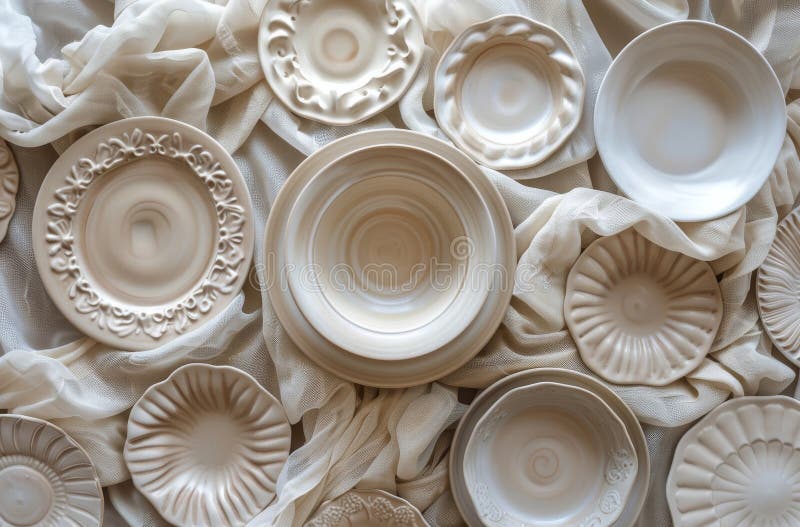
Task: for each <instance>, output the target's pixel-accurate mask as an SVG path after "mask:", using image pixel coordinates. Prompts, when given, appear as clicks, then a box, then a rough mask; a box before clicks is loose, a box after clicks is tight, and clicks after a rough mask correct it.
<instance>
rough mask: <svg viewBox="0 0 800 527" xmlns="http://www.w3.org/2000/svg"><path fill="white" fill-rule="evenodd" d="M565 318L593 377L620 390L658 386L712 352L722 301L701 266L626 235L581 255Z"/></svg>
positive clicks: (706, 268)
mask: <svg viewBox="0 0 800 527" xmlns="http://www.w3.org/2000/svg"><path fill="white" fill-rule="evenodd" d="M564 318H565V320H566V322H567V327H568V328H569V331H570V333H571V334H572V338H573V339H574V340H575V344H576V345H577V347H578V351H579V352H580V355H581V358H582V359H583V362H585V363H586V365H587V366H588V367H589V368H591V370H592V371H594V372H595V373H597V374H598V375H600V376H601V377H603V378H604V379H606V380H608V381H610V382H613V383H617V384H649V385H653V386H663V385H665V384H669V383H671V382H673V381H675V380H678V379H680V378H681V377H683V376H684V375H686V374H687V373H689V372H691V371H692V370H694V369H695V368H696V367H697V366H698V365H699V364H700V363H701V362H702V361H703V358H705V356H706V354H707V353H708V351H709V350H710V349H711V344H712V343H713V342H714V337H715V336H716V333H717V330H718V329H719V325H720V322H721V321H722V295H721V293H720V291H719V284H718V283H717V279H716V277H715V276H714V272H713V270H712V269H711V266H709V265H708V264H707V263H706V262H701V261H699V260H695V259H694V258H690V257H688V256H686V255H684V254H681V253H678V252H675V251H669V250H667V249H664V248H662V247H659V246H658V245H656V244H654V243H652V242H651V241H649V240H647V239H646V238H645V237H644V236H642V235H641V234H638V233H637V232H636V231H634V230H632V229H631V230H627V231H625V232H623V233H621V234H617V235H615V236H608V237H604V238H600V239H598V240H597V241H595V242H594V243H592V244H591V245H590V246H589V247H587V248H586V250H585V251H584V252H583V253H582V254H581V255H580V257H578V259H577V260H576V262H575V265H573V266H572V269H571V270H570V272H569V276H568V277H567V288H566V297H565V300H564Z"/></svg>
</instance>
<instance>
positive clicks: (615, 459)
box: [606, 449, 636, 485]
mask: <svg viewBox="0 0 800 527" xmlns="http://www.w3.org/2000/svg"><path fill="white" fill-rule="evenodd" d="M635 470H636V461H634V457H633V455H632V454H631V453H630V452H629V451H627V450H625V449H620V450H615V451H614V452H611V455H610V457H609V460H608V465H607V466H606V481H607V482H609V483H610V484H612V485H614V484H616V483H619V482H621V481H624V480H626V479H628V478H629V477H631V476H632V475H633V473H634V471H635Z"/></svg>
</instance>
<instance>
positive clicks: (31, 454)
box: [0, 414, 103, 527]
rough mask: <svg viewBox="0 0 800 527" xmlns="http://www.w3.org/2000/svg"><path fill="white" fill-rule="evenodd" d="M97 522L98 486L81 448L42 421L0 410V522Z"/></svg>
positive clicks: (86, 525)
mask: <svg viewBox="0 0 800 527" xmlns="http://www.w3.org/2000/svg"><path fill="white" fill-rule="evenodd" d="M102 524H103V490H102V488H101V487H100V481H99V479H98V478H97V472H95V469H94V466H93V465H92V462H91V460H90V459H89V456H87V455H86V452H85V451H84V450H83V448H81V447H80V445H78V443H76V442H75V441H74V440H73V439H72V438H71V437H69V436H68V435H67V434H65V433H64V431H63V430H61V429H60V428H58V427H57V426H55V425H52V424H50V423H48V422H46V421H42V420H40V419H35V418H32V417H26V416H21V415H13V414H4V415H0V526H2V527H32V526H36V527H100V526H101V525H102Z"/></svg>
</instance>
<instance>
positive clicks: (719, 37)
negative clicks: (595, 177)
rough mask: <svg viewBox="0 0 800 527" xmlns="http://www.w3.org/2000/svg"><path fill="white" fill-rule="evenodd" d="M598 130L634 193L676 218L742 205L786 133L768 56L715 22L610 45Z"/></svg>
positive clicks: (622, 183) (674, 26) (712, 214)
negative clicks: (617, 48)
mask: <svg viewBox="0 0 800 527" xmlns="http://www.w3.org/2000/svg"><path fill="white" fill-rule="evenodd" d="M594 130H595V138H596V140H597V148H598V150H599V151H600V156H601V158H602V160H603V163H604V164H605V166H606V168H607V169H608V173H609V175H610V176H611V178H612V179H613V180H614V182H615V183H616V184H617V186H618V187H619V189H620V190H621V191H622V192H624V193H625V194H626V195H627V196H628V197H630V198H631V199H633V200H635V201H637V202H639V203H641V204H642V205H644V206H646V207H648V208H651V209H653V210H655V211H657V212H659V213H661V214H663V215H665V216H667V217H669V218H672V219H674V220H678V221H702V220H707V219H711V218H717V217H719V216H723V215H725V214H728V213H730V212H733V211H734V210H736V209H738V208H739V207H741V206H743V205H744V204H745V203H746V202H747V201H749V200H750V198H752V197H753V196H754V195H755V194H756V192H758V189H760V188H761V186H762V185H763V184H764V182H765V181H766V180H767V178H768V177H769V174H770V172H771V171H772V168H773V166H774V165H775V160H776V159H777V157H778V152H779V151H780V149H781V145H782V144H783V139H784V136H785V135H786V104H785V102H784V98H783V91H782V89H781V86H780V83H779V82H778V79H777V77H776V76H775V73H774V72H773V71H772V68H771V67H770V65H769V63H768V62H767V61H766V60H765V59H764V57H762V56H761V54H760V53H759V52H758V50H756V49H755V48H754V47H753V46H751V45H750V43H748V42H747V41H746V40H745V39H743V38H742V37H740V36H739V35H737V34H736V33H734V32H733V31H730V30H728V29H725V28H723V27H721V26H718V25H715V24H711V23H708V22H701V21H680V22H672V23H669V24H664V25H661V26H658V27H656V28H654V29H651V30H649V31H646V32H645V33H643V34H641V35H640V36H638V37H637V38H635V39H634V40H633V41H631V42H630V43H629V44H628V45H627V46H626V47H625V48H624V49H623V50H622V51H621V52H620V54H619V55H617V57H616V59H614V62H613V63H612V64H611V67H610V68H609V70H608V73H607V74H606V76H605V78H604V79H603V83H602V85H601V87H600V92H599V94H598V96H597V105H596V106H595V117H594Z"/></svg>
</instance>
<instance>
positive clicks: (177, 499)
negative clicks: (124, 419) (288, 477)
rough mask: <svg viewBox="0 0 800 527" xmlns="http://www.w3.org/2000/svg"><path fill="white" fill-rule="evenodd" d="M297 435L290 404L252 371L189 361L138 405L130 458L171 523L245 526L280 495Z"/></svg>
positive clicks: (138, 482)
mask: <svg viewBox="0 0 800 527" xmlns="http://www.w3.org/2000/svg"><path fill="white" fill-rule="evenodd" d="M290 440H291V429H290V428H289V422H288V421H287V419H286V415H285V414H284V411H283V407H282V406H281V404H280V403H279V402H278V400H277V399H275V398H274V397H273V396H272V395H271V394H270V393H269V392H267V391H266V390H265V389H264V388H262V387H261V385H260V384H258V382H257V381H256V380H255V379H253V378H252V377H251V376H250V375H248V374H246V373H245V372H243V371H241V370H239V369H236V368H232V367H230V366H210V365H208V364H188V365H186V366H183V367H181V368H178V369H177V370H175V371H174V372H173V373H172V375H170V376H169V377H168V378H167V379H166V380H164V381H162V382H160V383H158V384H154V385H153V386H151V387H150V388H148V389H147V391H145V393H144V395H142V397H141V399H139V401H138V402H137V403H136V404H135V405H134V406H133V408H132V409H131V413H130V416H129V418H128V438H127V440H126V441H125V449H124V457H125V463H126V464H127V465H128V469H129V470H130V472H131V479H132V480H133V484H134V485H135V486H136V488H137V489H139V491H140V492H141V493H142V494H143V495H144V496H145V497H146V498H147V499H148V500H149V501H150V503H152V504H153V506H154V507H155V508H156V509H157V510H158V512H159V513H160V514H161V515H162V516H163V517H164V518H166V519H167V520H168V521H170V522H171V523H173V524H175V525H192V526H194V527H222V526H225V527H229V526H232V527H238V526H242V525H245V524H246V523H247V522H248V521H249V520H251V519H252V518H253V517H254V516H255V515H256V514H258V513H259V512H261V511H262V510H263V509H264V508H266V507H267V505H269V503H270V501H272V499H273V497H274V496H275V483H276V481H277V479H278V475H279V474H280V471H281V469H282V468H283V465H284V463H285V462H286V459H287V458H288V456H289V447H290Z"/></svg>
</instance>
